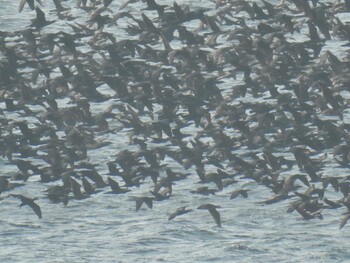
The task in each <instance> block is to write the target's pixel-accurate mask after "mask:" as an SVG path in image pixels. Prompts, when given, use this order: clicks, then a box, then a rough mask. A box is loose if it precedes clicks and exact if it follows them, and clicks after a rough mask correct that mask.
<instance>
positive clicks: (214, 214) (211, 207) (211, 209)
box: [197, 204, 221, 227]
mask: <svg viewBox="0 0 350 263" xmlns="http://www.w3.org/2000/svg"><path fill="white" fill-rule="evenodd" d="M216 208H220V206H217V205H212V204H203V205H200V206H198V207H197V209H206V210H208V211H209V213H210V214H211V215H212V217H213V218H214V220H215V223H216V225H217V226H218V227H221V219H220V214H219V212H218V211H217V210H216Z"/></svg>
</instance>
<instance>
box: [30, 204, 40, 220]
mask: <svg viewBox="0 0 350 263" xmlns="http://www.w3.org/2000/svg"><path fill="white" fill-rule="evenodd" d="M28 205H29V206H30V208H31V209H33V211H34V213H35V214H36V215H37V216H38V217H39V219H41V218H42V214H41V209H40V206H39V205H38V204H37V203H35V202H34V201H32V202H30V203H28Z"/></svg>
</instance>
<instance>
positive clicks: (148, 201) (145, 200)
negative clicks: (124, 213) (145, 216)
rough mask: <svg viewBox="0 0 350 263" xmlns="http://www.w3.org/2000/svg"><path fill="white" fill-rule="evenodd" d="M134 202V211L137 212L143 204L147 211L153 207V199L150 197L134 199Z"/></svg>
mask: <svg viewBox="0 0 350 263" xmlns="http://www.w3.org/2000/svg"><path fill="white" fill-rule="evenodd" d="M134 200H135V202H136V211H139V210H140V208H141V206H142V204H143V203H145V204H146V205H147V206H148V208H149V209H152V207H153V198H152V197H134Z"/></svg>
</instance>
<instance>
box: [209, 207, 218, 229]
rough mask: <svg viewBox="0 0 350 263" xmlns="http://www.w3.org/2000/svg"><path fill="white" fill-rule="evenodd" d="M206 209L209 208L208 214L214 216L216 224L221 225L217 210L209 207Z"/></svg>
mask: <svg viewBox="0 0 350 263" xmlns="http://www.w3.org/2000/svg"><path fill="white" fill-rule="evenodd" d="M208 210H209V212H210V214H211V215H212V217H213V218H214V220H215V223H216V225H217V226H219V227H221V219H220V214H219V212H218V211H217V210H216V209H215V208H210V209H208Z"/></svg>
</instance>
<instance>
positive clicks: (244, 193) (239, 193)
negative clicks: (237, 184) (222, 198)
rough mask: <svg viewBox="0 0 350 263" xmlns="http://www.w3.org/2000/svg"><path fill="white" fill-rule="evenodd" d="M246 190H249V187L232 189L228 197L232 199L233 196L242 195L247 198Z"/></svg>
mask: <svg viewBox="0 0 350 263" xmlns="http://www.w3.org/2000/svg"><path fill="white" fill-rule="evenodd" d="M248 191H249V189H238V190H235V191H232V192H231V196H230V199H234V198H236V197H238V196H239V195H241V196H243V197H244V198H247V197H248Z"/></svg>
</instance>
